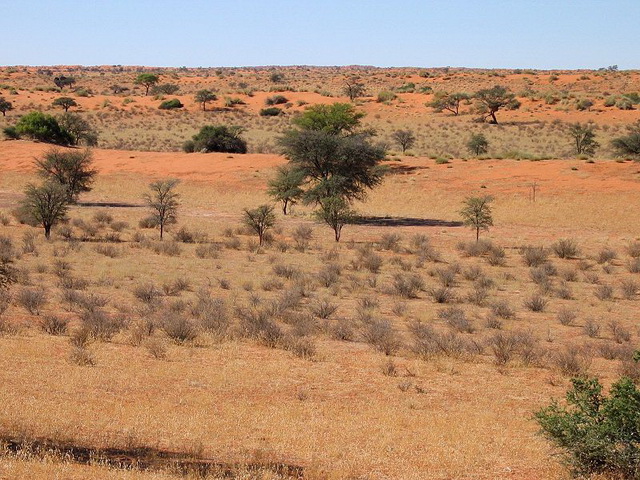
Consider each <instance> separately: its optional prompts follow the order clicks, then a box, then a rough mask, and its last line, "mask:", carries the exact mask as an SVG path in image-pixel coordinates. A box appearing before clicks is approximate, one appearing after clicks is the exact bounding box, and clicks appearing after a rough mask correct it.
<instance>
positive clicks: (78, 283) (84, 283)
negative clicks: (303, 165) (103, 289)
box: [58, 274, 90, 290]
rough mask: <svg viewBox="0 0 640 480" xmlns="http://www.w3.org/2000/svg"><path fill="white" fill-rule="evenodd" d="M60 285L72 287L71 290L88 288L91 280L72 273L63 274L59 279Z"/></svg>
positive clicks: (63, 287) (64, 287) (65, 287)
mask: <svg viewBox="0 0 640 480" xmlns="http://www.w3.org/2000/svg"><path fill="white" fill-rule="evenodd" d="M58 285H60V288H62V289H70V290H86V289H87V287H89V285H90V282H89V280H87V279H85V278H82V277H76V276H74V275H72V274H68V275H63V276H61V277H59V279H58Z"/></svg>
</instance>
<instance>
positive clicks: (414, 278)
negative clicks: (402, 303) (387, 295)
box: [391, 273, 424, 298]
mask: <svg viewBox="0 0 640 480" xmlns="http://www.w3.org/2000/svg"><path fill="white" fill-rule="evenodd" d="M423 289H424V280H422V277H421V276H420V275H418V274H407V273H396V274H395V275H394V276H393V280H392V283H391V291H392V292H393V293H394V294H395V295H398V296H400V297H403V298H417V297H418V292H420V291H421V290H423Z"/></svg>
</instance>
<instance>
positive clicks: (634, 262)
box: [627, 258, 640, 273]
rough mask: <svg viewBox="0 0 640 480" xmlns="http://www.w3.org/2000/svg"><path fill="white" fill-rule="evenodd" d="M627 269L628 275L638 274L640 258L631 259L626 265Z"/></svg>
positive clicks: (639, 271)
mask: <svg viewBox="0 0 640 480" xmlns="http://www.w3.org/2000/svg"><path fill="white" fill-rule="evenodd" d="M627 269H628V270H629V273H640V258H632V259H631V260H629V263H627Z"/></svg>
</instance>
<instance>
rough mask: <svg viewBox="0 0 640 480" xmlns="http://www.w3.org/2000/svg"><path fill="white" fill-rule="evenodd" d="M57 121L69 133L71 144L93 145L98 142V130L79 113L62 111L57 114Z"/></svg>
mask: <svg viewBox="0 0 640 480" xmlns="http://www.w3.org/2000/svg"><path fill="white" fill-rule="evenodd" d="M58 123H59V124H60V127H62V129H64V130H65V131H67V133H69V135H71V143H72V145H80V144H81V143H84V144H85V145H87V146H88V147H95V146H96V145H97V144H98V132H96V130H95V129H94V128H93V127H92V126H91V124H90V123H89V122H88V121H86V120H85V119H84V118H82V117H81V116H80V115H78V114H76V113H63V114H62V115H60V116H58Z"/></svg>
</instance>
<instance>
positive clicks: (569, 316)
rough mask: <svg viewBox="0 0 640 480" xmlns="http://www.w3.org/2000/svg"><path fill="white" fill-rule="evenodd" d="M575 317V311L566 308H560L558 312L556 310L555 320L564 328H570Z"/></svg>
mask: <svg viewBox="0 0 640 480" xmlns="http://www.w3.org/2000/svg"><path fill="white" fill-rule="evenodd" d="M576 317H577V314H576V312H575V311H573V310H570V309H568V308H565V307H563V308H561V309H560V310H558V313H557V315H556V318H557V319H558V322H560V324H561V325H564V326H570V325H572V324H573V322H574V321H575V319H576Z"/></svg>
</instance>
